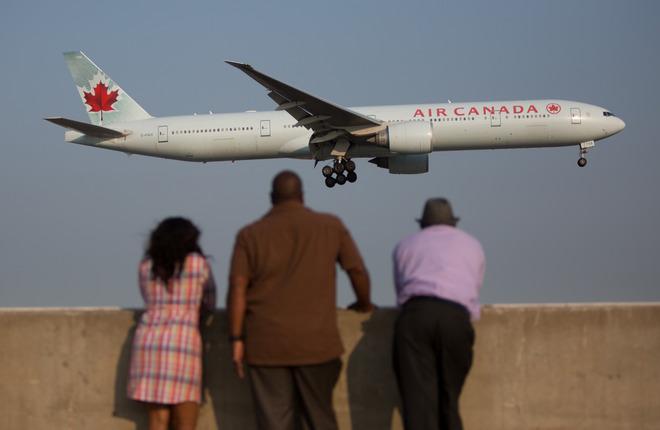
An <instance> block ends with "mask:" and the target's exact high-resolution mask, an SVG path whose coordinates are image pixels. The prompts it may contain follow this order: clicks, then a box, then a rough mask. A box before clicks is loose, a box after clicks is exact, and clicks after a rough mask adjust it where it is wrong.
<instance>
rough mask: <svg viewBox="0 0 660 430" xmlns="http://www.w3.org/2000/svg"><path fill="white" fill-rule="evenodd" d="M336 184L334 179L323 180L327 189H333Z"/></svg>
mask: <svg viewBox="0 0 660 430" xmlns="http://www.w3.org/2000/svg"><path fill="white" fill-rule="evenodd" d="M336 183H337V181H335V178H333V177H332V176H328V177H327V178H325V186H326V187H328V188H332V187H334V186H335V184H336Z"/></svg>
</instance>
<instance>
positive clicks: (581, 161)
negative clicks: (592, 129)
mask: <svg viewBox="0 0 660 430" xmlns="http://www.w3.org/2000/svg"><path fill="white" fill-rule="evenodd" d="M594 146H595V143H594V141H593V140H590V141H588V142H582V143H580V158H578V161H577V165H578V166H580V167H584V166H586V165H587V157H586V155H587V152H588V151H589V149H591V148H593V147H594Z"/></svg>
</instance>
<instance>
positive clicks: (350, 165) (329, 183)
mask: <svg viewBox="0 0 660 430" xmlns="http://www.w3.org/2000/svg"><path fill="white" fill-rule="evenodd" d="M321 173H322V174H323V176H324V177H325V185H326V187H328V188H332V187H334V186H335V184H337V185H344V184H345V183H346V182H347V181H348V182H351V183H353V182H355V181H357V174H356V173H355V162H354V161H352V160H350V159H348V158H340V159H336V160H335V162H334V165H332V166H323V169H321Z"/></svg>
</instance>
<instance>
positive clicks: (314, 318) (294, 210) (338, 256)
mask: <svg viewBox="0 0 660 430" xmlns="http://www.w3.org/2000/svg"><path fill="white" fill-rule="evenodd" d="M336 263H339V264H340V266H341V267H342V268H343V269H344V270H351V269H360V270H365V269H364V263H363V262H362V258H361V257H360V253H359V251H358V250H357V247H356V246H355V243H354V242H353V239H352V238H351V235H350V233H349V232H348V230H347V229H346V227H344V224H343V223H342V222H341V220H340V219H339V218H337V217H335V216H333V215H327V214H321V213H317V212H314V211H312V210H310V209H308V208H306V207H304V206H303V205H302V204H301V203H299V202H293V201H290V202H285V203H281V204H278V205H276V206H274V207H273V208H272V209H271V210H270V211H269V212H268V213H267V214H266V215H265V216H264V217H263V218H262V219H260V220H259V221H257V222H255V223H253V224H250V225H248V226H247V227H245V228H243V229H242V230H241V231H239V232H238V235H237V237H236V243H235V245H234V253H233V256H232V261H231V269H230V276H245V277H246V278H247V279H248V280H249V286H248V289H247V310H246V316H245V335H246V339H245V343H246V361H247V363H248V364H252V365H261V366H289V365H291V366H296V365H306V364H317V363H323V362H326V361H329V360H332V359H334V358H337V357H339V356H340V355H341V354H342V352H343V347H342V344H341V340H340V338H339V330H338V328H337V309H336V287H335V277H336V270H335V264H336Z"/></svg>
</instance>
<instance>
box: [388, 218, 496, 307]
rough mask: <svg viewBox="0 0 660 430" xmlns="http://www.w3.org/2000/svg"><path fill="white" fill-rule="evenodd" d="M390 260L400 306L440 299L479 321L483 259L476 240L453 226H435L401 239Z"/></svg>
mask: <svg viewBox="0 0 660 430" xmlns="http://www.w3.org/2000/svg"><path fill="white" fill-rule="evenodd" d="M392 257H393V259H394V282H395V287H396V294H397V303H398V304H399V306H401V305H403V304H404V303H405V302H406V301H408V299H410V298H412V297H415V296H433V297H440V298H443V299H446V300H451V301H454V302H456V303H460V304H461V305H463V306H465V307H466V308H467V309H468V311H469V312H470V316H471V318H472V319H473V320H476V319H478V318H479V290H480V289H481V285H482V284H483V280H484V270H485V265H486V260H485V257H484V251H483V249H482V247H481V244H480V243H479V241H478V240H477V239H475V238H474V237H472V236H470V235H469V234H467V233H466V232H464V231H463V230H460V229H458V228H456V227H452V226H448V225H435V226H431V227H427V228H424V229H422V230H420V231H419V232H417V233H415V234H413V235H411V236H409V237H407V238H405V239H403V240H402V241H401V242H399V243H398V245H397V246H396V248H394V253H393V255H392Z"/></svg>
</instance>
